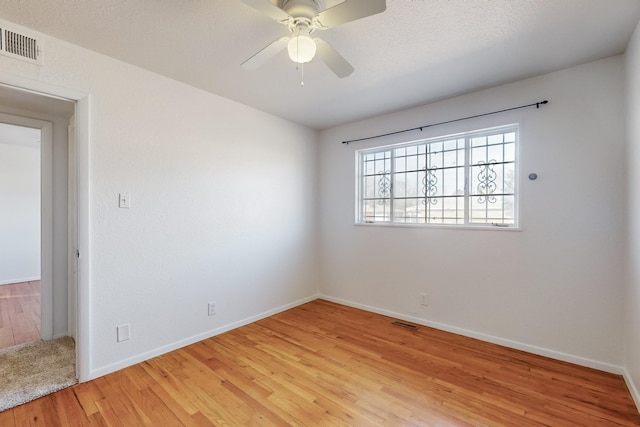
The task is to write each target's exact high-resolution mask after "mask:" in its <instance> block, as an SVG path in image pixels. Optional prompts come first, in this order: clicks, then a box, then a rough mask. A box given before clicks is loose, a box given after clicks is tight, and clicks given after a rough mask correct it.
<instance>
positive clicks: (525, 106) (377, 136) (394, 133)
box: [342, 99, 549, 144]
mask: <svg viewBox="0 0 640 427" xmlns="http://www.w3.org/2000/svg"><path fill="white" fill-rule="evenodd" d="M548 103H549V101H547V100H546V99H545V100H544V101H540V102H534V103H533V104H527V105H521V106H519V107H513V108H506V109H504V110H498V111H492V112H490V113H484V114H476V115H475V116H469V117H463V118H461V119H454V120H447V121H446V122H440V123H433V124H430V125H424V126H419V127H417V128H411V129H405V130H398V131H395V132H389V133H383V134H381V135H375V136H368V137H366V138H358V139H349V140H347V141H342V143H343V144H349V143H351V142H360V141H367V140H369V139H376V138H382V137H383V136H389V135H397V134H399V133H405V132H411V131H414V130H420V131H422V129H425V128H430V127H432V126H439V125H446V124H447V123H453V122H459V121H462V120H469V119H475V118H476V117H483V116H490V115H491V114H498V113H504V112H507V111H512V110H519V109H521V108H528V107H533V106H535V107H536V108H540V106H541V105H544V104H548Z"/></svg>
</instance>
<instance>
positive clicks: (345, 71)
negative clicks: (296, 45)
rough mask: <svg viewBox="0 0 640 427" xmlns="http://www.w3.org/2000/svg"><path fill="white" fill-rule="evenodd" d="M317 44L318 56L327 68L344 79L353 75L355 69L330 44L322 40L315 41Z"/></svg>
mask: <svg viewBox="0 0 640 427" xmlns="http://www.w3.org/2000/svg"><path fill="white" fill-rule="evenodd" d="M313 40H314V41H315V42H316V56H317V57H318V58H320V60H321V61H322V62H324V63H325V64H327V67H329V68H330V69H331V71H333V72H334V73H335V74H336V76H338V77H340V78H343V77H347V76H349V75H351V73H353V67H352V66H351V64H349V63H348V62H347V60H346V59H344V58H343V57H342V55H340V54H339V53H338V51H337V50H335V49H334V48H333V47H331V45H330V44H329V43H327V42H326V41H324V40H322V39H313Z"/></svg>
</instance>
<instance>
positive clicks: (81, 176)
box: [0, 70, 92, 382]
mask: <svg viewBox="0 0 640 427" xmlns="http://www.w3.org/2000/svg"><path fill="white" fill-rule="evenodd" d="M0 85H2V86H5V87H8V88H11V89H14V90H17V91H25V92H30V93H33V94H36V95H41V96H45V97H49V98H58V99H63V100H66V101H72V102H75V129H76V132H75V137H76V138H75V142H76V161H77V163H76V165H75V166H76V176H77V181H76V182H77V193H76V194H77V211H76V215H77V225H78V227H77V238H78V241H77V247H75V248H71V247H70V248H69V250H70V252H71V250H72V251H73V252H75V251H77V253H79V256H78V257H77V262H78V274H77V284H76V289H75V291H76V296H77V306H76V307H75V308H74V307H69V309H70V310H75V311H76V321H77V323H76V325H75V326H76V329H75V331H76V337H75V338H76V373H77V376H78V380H79V381H80V382H85V381H89V380H91V379H92V367H91V334H90V330H91V286H90V278H91V274H90V273H91V271H90V268H91V262H90V260H91V257H90V256H91V253H90V244H89V242H90V230H91V227H90V225H91V224H90V205H89V202H90V184H89V173H90V169H89V149H90V147H89V145H90V144H89V135H90V126H89V117H90V95H89V94H87V93H83V92H79V91H77V90H74V89H68V88H64V87H60V86H55V85H51V84H49V83H44V82H41V81H38V80H31V79H27V78H24V77H21V76H17V75H15V74H11V73H8V72H6V71H2V70H0ZM70 243H71V244H72V242H70Z"/></svg>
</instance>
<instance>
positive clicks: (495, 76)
mask: <svg viewBox="0 0 640 427" xmlns="http://www.w3.org/2000/svg"><path fill="white" fill-rule="evenodd" d="M265 1H268V0H265ZM272 1H273V2H274V3H276V0H272ZM339 2H340V1H339V0H323V1H321V4H322V5H323V6H330V5H333V4H336V3H339ZM0 18H2V19H5V20H8V21H11V22H14V23H16V24H20V25H23V26H25V27H29V28H32V29H34V30H37V31H40V32H43V33H46V34H49V35H52V36H54V37H57V38H60V39H63V40H67V41H69V42H71V43H74V44H76V45H80V46H83V47H86V48H89V49H92V50H94V51H97V52H101V53H104V54H106V55H109V56H112V57H114V58H117V59H120V60H122V61H125V62H128V63H131V64H135V65H138V66H140V67H142V68H146V69H149V70H152V71H155V72H157V73H159V74H163V75H165V76H168V77H171V78H174V79H176V80H180V81H183V82H185V83H188V84H190V85H193V86H196V87H199V88H201V89H204V90H207V91H210V92H213V93H216V94H219V95H222V96H224V97H226V98H229V99H233V100H236V101H238V102H241V103H243V104H247V105H250V106H253V107H255V108H258V109H260V110H263V111H266V112H269V113H272V114H274V115H277V116H281V117H284V118H286V119H289V120H292V121H294V122H298V123H301V124H304V125H307V126H310V127H312V128H316V129H324V128H327V127H331V126H335V125H337V124H341V123H345V122H349V121H353V120H356V119H361V118H365V117H370V116H373V115H376V114H380V113H386V112H390V111H395V110H399V109H402V108H406V107H411V106H415V105H419V104H424V103H428V102H432V101H435V100H438V99H443V98H447V97H450V96H454V95H458V94H462V93H466V92H470V91H475V90H478V89H482V88H486V87H490V86H494V85H497V84H501V83H505V82H509V81H515V80H518V79H521V78H525V77H529V76H533V75H537V74H542V73H546V72H550V71H554V70H558V69H562V68H566V67H568V66H573V65H577V64H581V63H585V62H589V61H592V60H595V59H600V58H604V57H607V56H611V55H615V54H620V53H622V52H624V49H625V47H626V44H627V42H628V41H629V38H630V37H631V34H632V32H633V30H634V28H635V26H636V24H637V23H638V20H639V19H640V1H639V0H387V10H386V12H384V13H381V14H379V15H374V16H371V17H368V18H364V19H361V20H358V21H354V22H350V23H348V24H345V25H343V26H340V27H337V28H333V29H330V30H327V31H323V32H321V33H316V34H317V35H318V36H320V37H322V38H324V39H325V40H327V41H329V42H330V43H331V44H332V45H333V46H334V47H335V48H336V49H337V50H338V51H339V52H340V53H341V54H342V55H343V56H344V57H345V58H346V59H347V60H348V61H349V62H351V64H352V65H353V66H354V67H355V72H354V73H353V74H352V75H351V76H349V77H347V78H344V79H338V78H337V77H336V76H335V75H333V74H332V73H331V71H329V69H328V68H327V67H326V66H325V65H324V64H322V63H321V62H318V61H317V60H315V61H313V62H312V63H310V64H307V65H306V66H305V67H304V81H305V85H304V87H301V86H300V73H299V72H298V71H296V69H295V66H294V64H293V63H291V62H290V61H289V59H288V57H287V54H286V52H281V53H280V54H279V55H278V56H277V57H275V58H273V59H272V60H270V61H269V62H267V63H266V64H265V65H264V66H263V67H262V68H260V69H259V70H257V71H245V70H243V69H241V68H240V64H241V63H242V62H243V61H244V60H245V59H247V58H249V57H250V56H251V55H253V54H254V53H255V52H257V51H258V50H260V49H261V48H263V47H264V46H266V45H267V44H269V43H270V42H271V41H273V40H275V39H276V38H278V37H280V36H282V35H287V30H286V28H285V27H284V26H282V25H280V24H278V23H276V22H275V21H272V20H270V19H269V18H267V17H266V16H264V15H262V14H260V13H259V12H257V11H255V10H254V9H252V8H251V7H249V6H247V5H245V4H244V3H242V2H241V1H240V0H129V1H124V0H81V1H79V0H47V1H42V0H2V2H1V4H0ZM45 55H46V52H45Z"/></svg>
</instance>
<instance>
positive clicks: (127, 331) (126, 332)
mask: <svg viewBox="0 0 640 427" xmlns="http://www.w3.org/2000/svg"><path fill="white" fill-rule="evenodd" d="M116 330H117V334H116V336H117V340H118V342H122V341H127V340H128V339H129V338H131V326H130V325H129V324H128V323H125V324H124V325H120V326H118V327H117V328H116Z"/></svg>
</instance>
